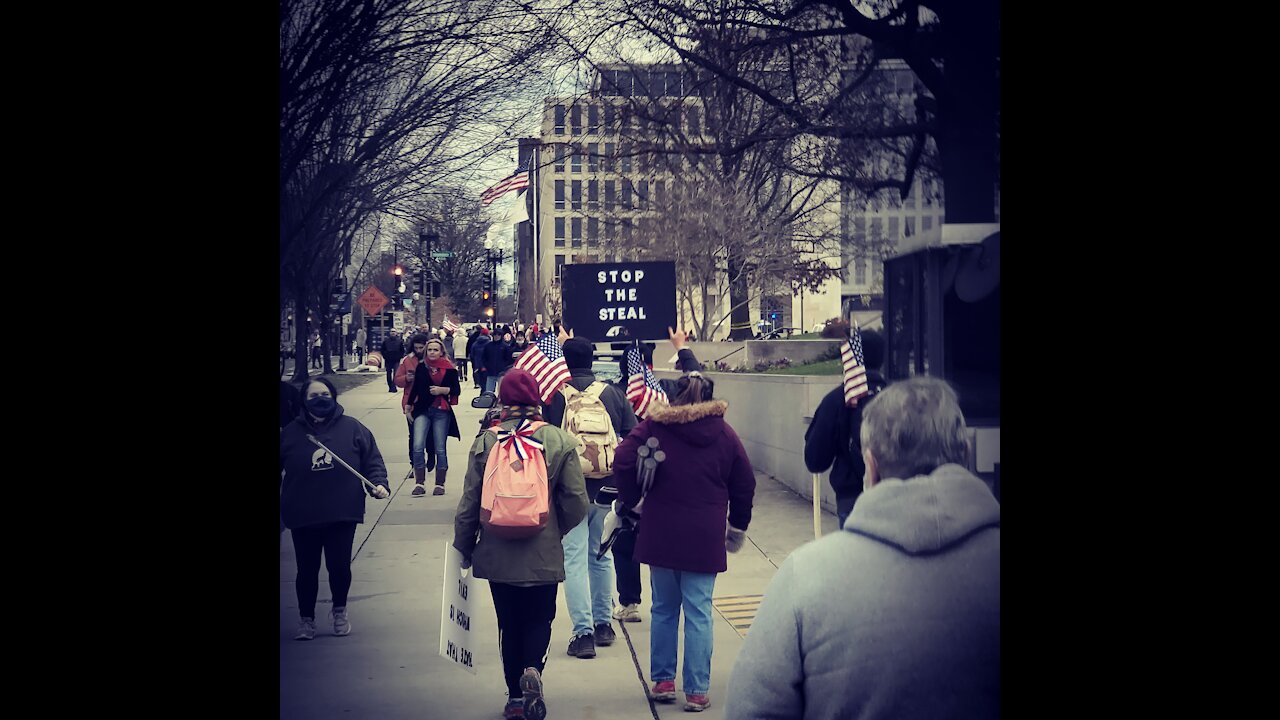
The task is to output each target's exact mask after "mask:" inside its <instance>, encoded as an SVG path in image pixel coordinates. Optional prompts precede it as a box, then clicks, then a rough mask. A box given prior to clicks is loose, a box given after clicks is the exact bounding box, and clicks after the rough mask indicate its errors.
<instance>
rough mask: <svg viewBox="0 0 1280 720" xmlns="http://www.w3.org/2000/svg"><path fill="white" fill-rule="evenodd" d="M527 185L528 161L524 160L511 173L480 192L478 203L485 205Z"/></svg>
mask: <svg viewBox="0 0 1280 720" xmlns="http://www.w3.org/2000/svg"><path fill="white" fill-rule="evenodd" d="M527 187H529V161H528V160H525V161H524V162H523V163H521V164H520V167H517V168H516V171H515V172H513V173H511V175H509V176H507V177H505V178H503V179H501V180H499V181H498V183H497V184H496V185H494V186H493V187H491V188H489V189H488V190H485V191H484V192H483V193H481V195H480V204H481V205H486V206H487V205H488V204H489V203H491V202H493V201H494V200H497V199H498V198H500V197H502V196H503V195H506V194H507V193H508V192H510V191H512V190H521V189H524V188H527Z"/></svg>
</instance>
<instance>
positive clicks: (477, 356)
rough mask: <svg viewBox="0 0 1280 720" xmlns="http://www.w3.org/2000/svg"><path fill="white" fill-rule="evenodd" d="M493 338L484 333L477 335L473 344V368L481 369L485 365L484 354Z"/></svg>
mask: <svg viewBox="0 0 1280 720" xmlns="http://www.w3.org/2000/svg"><path fill="white" fill-rule="evenodd" d="M492 342H493V339H492V338H490V337H489V336H488V335H485V334H484V333H480V334H479V335H476V339H475V343H474V344H472V346H471V367H472V369H473V370H479V369H480V368H483V367H485V364H484V356H485V352H486V350H487V349H488V347H489V344H490V343H492Z"/></svg>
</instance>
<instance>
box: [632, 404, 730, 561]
mask: <svg viewBox="0 0 1280 720" xmlns="http://www.w3.org/2000/svg"><path fill="white" fill-rule="evenodd" d="M728 408H729V404H728V403H727V402H725V401H723V400H710V401H707V402H701V403H693V404H691V405H675V406H671V405H660V406H657V407H655V408H653V409H652V410H650V412H649V417H648V419H646V420H645V421H644V422H642V423H640V424H639V425H636V427H635V429H634V430H632V431H631V433H630V434H629V435H627V438H626V440H623V441H622V444H620V445H619V446H618V450H617V452H616V453H615V454H614V458H613V473H614V474H613V477H614V482H615V483H616V484H617V486H618V497H619V499H621V500H622V502H623V503H624V504H626V505H628V506H631V507H635V506H636V505H637V504H638V503H639V502H640V483H639V477H638V473H637V470H638V463H637V460H638V456H637V454H636V450H637V449H639V447H640V446H641V445H643V444H645V442H646V441H647V440H648V439H649V438H650V437H655V438H657V439H658V443H659V449H661V450H662V451H663V452H665V453H666V460H665V461H663V462H662V463H660V464H659V465H658V469H657V473H656V474H655V476H654V481H653V487H651V488H650V489H649V494H648V495H646V496H645V497H644V508H643V514H642V515H641V517H640V524H639V533H638V535H637V537H636V548H635V554H634V557H635V559H636V560H638V561H639V562H642V563H645V564H647V565H653V566H656V567H662V568H668V569H671V570H687V571H689V572H699V573H720V572H724V571H725V570H726V569H728V558H727V556H726V554H725V552H726V551H725V546H724V541H725V533H726V531H727V530H728V528H727V527H726V522H725V513H726V512H727V513H728V516H729V519H728V524H730V525H732V526H733V527H735V528H738V529H740V530H746V529H747V525H749V524H750V523H751V500H752V497H753V496H754V495H755V490H756V477H755V472H754V471H753V470H752V468H751V461H750V460H749V459H748V458H747V451H746V449H745V448H744V447H743V446H742V441H741V440H739V439H738V434H737V433H736V432H734V431H733V428H731V427H729V424H728V423H726V422H725V421H724V413H725V411H726V410H728Z"/></svg>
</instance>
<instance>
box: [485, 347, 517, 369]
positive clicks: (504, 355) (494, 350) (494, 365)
mask: <svg viewBox="0 0 1280 720" xmlns="http://www.w3.org/2000/svg"><path fill="white" fill-rule="evenodd" d="M512 345H514V343H508V342H503V341H502V340H492V341H490V342H489V344H488V345H486V346H485V348H484V368H485V372H486V373H488V377H495V376H497V375H501V374H502V373H504V372H506V370H507V368H509V367H511V365H510V364H508V362H507V360H508V359H509V358H510V356H511V353H510V352H509V349H510V348H511V347H512Z"/></svg>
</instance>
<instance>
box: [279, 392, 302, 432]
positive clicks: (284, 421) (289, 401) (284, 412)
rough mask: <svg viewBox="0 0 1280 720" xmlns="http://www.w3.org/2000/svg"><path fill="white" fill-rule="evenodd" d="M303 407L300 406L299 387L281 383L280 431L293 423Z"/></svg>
mask: <svg viewBox="0 0 1280 720" xmlns="http://www.w3.org/2000/svg"><path fill="white" fill-rule="evenodd" d="M300 410H302V407H301V406H300V405H299V404H298V386H297V385H290V384H289V383H288V382H285V381H284V380H281V381H280V429H282V430H283V429H284V427H285V426H286V425H288V424H289V423H291V422H293V419H294V418H296V417H298V412H299V411H300Z"/></svg>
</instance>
